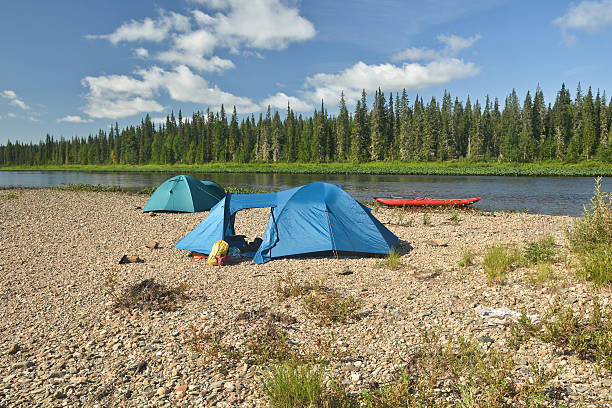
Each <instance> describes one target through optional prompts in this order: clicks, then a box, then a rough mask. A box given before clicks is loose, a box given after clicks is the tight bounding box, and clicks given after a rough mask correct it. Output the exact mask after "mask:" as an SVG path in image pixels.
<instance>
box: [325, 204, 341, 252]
mask: <svg viewBox="0 0 612 408" xmlns="http://www.w3.org/2000/svg"><path fill="white" fill-rule="evenodd" d="M325 212H326V213H327V222H328V223H329V232H330V233H331V236H332V243H333V244H334V255H335V256H336V259H338V251H337V250H336V239H335V238H334V230H333V229H332V226H331V220H330V219H329V209H327V208H325Z"/></svg>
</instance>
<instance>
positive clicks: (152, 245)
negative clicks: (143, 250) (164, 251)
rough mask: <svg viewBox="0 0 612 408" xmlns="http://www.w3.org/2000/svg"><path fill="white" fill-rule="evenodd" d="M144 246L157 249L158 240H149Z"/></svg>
mask: <svg viewBox="0 0 612 408" xmlns="http://www.w3.org/2000/svg"><path fill="white" fill-rule="evenodd" d="M145 246H146V247H147V248H149V249H157V248H159V242H157V241H149V242H147V243H146V245H145Z"/></svg>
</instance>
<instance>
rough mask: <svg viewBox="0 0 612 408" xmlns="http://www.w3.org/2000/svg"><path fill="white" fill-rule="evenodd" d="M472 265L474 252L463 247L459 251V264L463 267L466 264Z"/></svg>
mask: <svg viewBox="0 0 612 408" xmlns="http://www.w3.org/2000/svg"><path fill="white" fill-rule="evenodd" d="M471 265H474V253H473V252H472V250H470V249H464V250H463V252H462V253H461V259H460V260H459V266H460V267H462V268H465V267H467V266H471Z"/></svg>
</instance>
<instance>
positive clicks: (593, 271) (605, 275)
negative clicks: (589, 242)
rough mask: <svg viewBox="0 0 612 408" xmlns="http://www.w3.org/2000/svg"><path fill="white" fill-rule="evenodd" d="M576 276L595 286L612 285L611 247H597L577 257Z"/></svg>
mask: <svg viewBox="0 0 612 408" xmlns="http://www.w3.org/2000/svg"><path fill="white" fill-rule="evenodd" d="M578 262H579V266H578V276H581V277H584V278H587V279H589V280H591V281H593V283H595V284H596V285H607V284H611V283H612V247H610V246H608V245H598V246H596V247H595V248H593V249H591V250H590V251H588V252H586V253H584V254H581V255H579V256H578Z"/></svg>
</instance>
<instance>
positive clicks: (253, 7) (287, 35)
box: [214, 0, 316, 50]
mask: <svg viewBox="0 0 612 408" xmlns="http://www.w3.org/2000/svg"><path fill="white" fill-rule="evenodd" d="M227 4H228V5H229V10H228V12H227V14H222V13H218V14H217V15H216V16H215V17H214V19H215V22H214V27H215V32H216V34H217V38H219V39H220V40H222V41H223V42H224V43H225V44H227V45H228V46H229V47H230V48H232V49H234V50H235V49H238V48H239V47H240V46H241V45H245V46H247V47H250V48H258V49H268V50H283V49H285V48H287V46H288V45H289V43H291V42H294V41H305V40H308V39H310V38H312V37H314V35H315V33H316V32H315V29H314V26H313V25H312V23H311V22H310V21H308V20H306V19H305V18H304V17H302V16H300V15H299V10H298V9H297V8H293V7H288V6H287V5H285V4H284V3H283V2H282V1H280V0H228V1H227Z"/></svg>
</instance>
